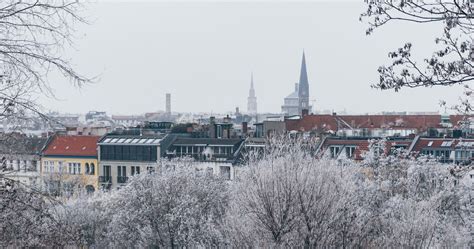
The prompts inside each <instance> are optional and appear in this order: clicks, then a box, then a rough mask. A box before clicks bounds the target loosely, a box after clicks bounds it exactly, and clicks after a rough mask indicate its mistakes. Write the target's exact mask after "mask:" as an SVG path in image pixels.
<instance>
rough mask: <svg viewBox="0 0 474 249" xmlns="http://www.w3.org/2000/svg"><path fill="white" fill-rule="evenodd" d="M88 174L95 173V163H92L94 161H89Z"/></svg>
mask: <svg viewBox="0 0 474 249" xmlns="http://www.w3.org/2000/svg"><path fill="white" fill-rule="evenodd" d="M89 175H95V165H94V163H91V164H90V165H89Z"/></svg>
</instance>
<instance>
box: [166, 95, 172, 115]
mask: <svg viewBox="0 0 474 249" xmlns="http://www.w3.org/2000/svg"><path fill="white" fill-rule="evenodd" d="M166 114H171V93H167V94H166Z"/></svg>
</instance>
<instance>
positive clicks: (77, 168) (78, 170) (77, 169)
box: [74, 163, 81, 175]
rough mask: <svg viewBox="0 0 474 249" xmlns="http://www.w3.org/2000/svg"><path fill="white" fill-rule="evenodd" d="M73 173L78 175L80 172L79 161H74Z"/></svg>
mask: <svg viewBox="0 0 474 249" xmlns="http://www.w3.org/2000/svg"><path fill="white" fill-rule="evenodd" d="M74 166H75V167H74V174H76V175H79V174H81V164H80V163H75V164H74Z"/></svg>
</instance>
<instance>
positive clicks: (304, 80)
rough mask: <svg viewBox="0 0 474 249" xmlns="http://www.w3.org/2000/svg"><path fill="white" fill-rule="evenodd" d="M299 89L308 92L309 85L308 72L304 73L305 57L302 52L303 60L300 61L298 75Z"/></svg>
mask: <svg viewBox="0 0 474 249" xmlns="http://www.w3.org/2000/svg"><path fill="white" fill-rule="evenodd" d="M299 83H300V87H303V88H305V90H309V83H308V72H307V71H306V57H305V54H304V51H303V59H302V61H301V73H300V82H299Z"/></svg>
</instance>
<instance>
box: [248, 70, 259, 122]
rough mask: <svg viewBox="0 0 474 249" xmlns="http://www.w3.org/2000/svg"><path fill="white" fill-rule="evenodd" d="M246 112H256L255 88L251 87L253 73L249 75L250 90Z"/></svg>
mask: <svg viewBox="0 0 474 249" xmlns="http://www.w3.org/2000/svg"><path fill="white" fill-rule="evenodd" d="M247 112H248V113H249V114H257V97H255V89H254V88H253V73H252V75H251V76H250V90H249V97H248V98H247Z"/></svg>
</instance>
